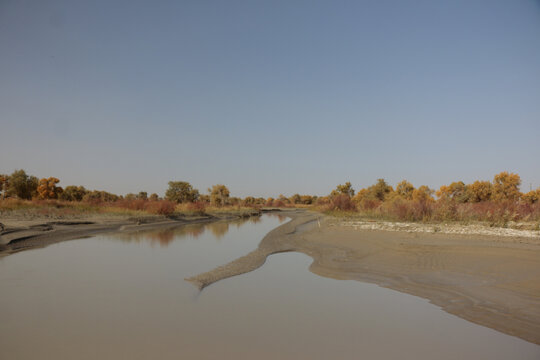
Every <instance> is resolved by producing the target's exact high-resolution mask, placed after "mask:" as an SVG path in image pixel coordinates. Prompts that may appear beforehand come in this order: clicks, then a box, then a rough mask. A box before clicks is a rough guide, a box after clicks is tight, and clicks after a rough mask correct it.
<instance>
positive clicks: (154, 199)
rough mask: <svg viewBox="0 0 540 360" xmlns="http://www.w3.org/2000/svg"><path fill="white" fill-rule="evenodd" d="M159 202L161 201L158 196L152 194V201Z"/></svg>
mask: <svg viewBox="0 0 540 360" xmlns="http://www.w3.org/2000/svg"><path fill="white" fill-rule="evenodd" d="M158 200H159V196H158V194H156V193H152V194H151V195H150V201H158Z"/></svg>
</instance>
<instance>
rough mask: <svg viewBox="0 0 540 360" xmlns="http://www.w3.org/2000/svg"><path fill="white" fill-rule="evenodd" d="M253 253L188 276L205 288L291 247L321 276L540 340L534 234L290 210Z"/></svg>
mask: <svg viewBox="0 0 540 360" xmlns="http://www.w3.org/2000/svg"><path fill="white" fill-rule="evenodd" d="M290 216H291V217H292V220H291V221H290V222H288V223H286V224H284V225H282V226H280V227H278V228H276V229H274V230H272V231H271V232H270V233H268V234H267V235H266V236H265V237H264V239H263V240H262V241H261V242H260V244H259V246H258V248H257V249H255V250H254V251H252V252H251V253H249V254H247V255H245V256H243V257H241V258H239V259H237V260H235V261H233V262H231V263H229V264H226V265H223V266H220V267H218V268H216V269H214V270H212V271H209V272H207V273H203V274H199V275H197V276H194V277H191V278H189V279H186V280H187V281H190V282H192V283H193V284H194V285H196V286H197V287H199V288H200V289H203V288H204V287H206V286H209V285H210V284H212V283H213V282H216V281H219V280H221V279H224V278H227V277H231V276H235V275H238V274H242V273H246V272H249V271H252V270H254V269H256V268H258V267H260V266H262V265H263V264H264V262H265V260H266V258H267V256H269V255H271V254H275V253H280V252H286V251H297V252H301V253H304V254H306V255H308V256H310V257H312V258H313V263H312V265H311V266H310V271H312V272H313V273H315V274H318V275H320V276H324V277H329V278H334V279H347V280H358V281H363V282H369V283H374V284H377V285H380V286H382V287H386V288H390V289H394V290H398V291H401V292H405V293H409V294H412V295H415V296H419V297H422V298H426V299H428V300H429V301H430V302H432V303H433V304H435V305H437V306H439V307H441V308H442V309H444V310H445V311H447V312H449V313H451V314H454V315H457V316H459V317H461V318H464V319H467V320H469V321H472V322H474V323H477V324H481V325H484V326H487V327H490V328H493V329H495V330H498V331H501V332H504V333H507V334H510V335H514V336H518V337H520V338H522V339H525V340H527V341H530V342H533V343H536V344H539V345H540V241H538V239H537V238H536V237H512V236H488V235H478V234H476V235H475V234H466V235H463V234H445V233H429V232H404V231H400V232H398V231H381V230H366V229H362V228H360V227H356V228H355V227H354V226H348V225H347V224H343V223H342V221H341V220H338V219H334V218H329V217H324V216H323V215H321V214H315V213H305V212H297V213H290Z"/></svg>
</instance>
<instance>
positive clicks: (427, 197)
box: [412, 185, 435, 202]
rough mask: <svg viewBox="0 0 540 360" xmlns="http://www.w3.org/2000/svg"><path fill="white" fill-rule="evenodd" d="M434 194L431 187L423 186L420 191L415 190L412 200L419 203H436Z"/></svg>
mask: <svg viewBox="0 0 540 360" xmlns="http://www.w3.org/2000/svg"><path fill="white" fill-rule="evenodd" d="M433 193H434V191H433V190H431V189H430V188H429V187H427V186H426V185H422V186H420V187H419V188H418V189H414V191H413V193H412V199H413V200H414V201H419V202H428V201H434V200H435V199H433Z"/></svg>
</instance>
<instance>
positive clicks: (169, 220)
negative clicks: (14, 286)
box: [0, 212, 263, 259]
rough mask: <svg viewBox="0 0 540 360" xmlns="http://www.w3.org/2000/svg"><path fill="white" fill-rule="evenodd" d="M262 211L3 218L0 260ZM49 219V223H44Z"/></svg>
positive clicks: (226, 219)
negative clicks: (75, 243) (94, 238)
mask: <svg viewBox="0 0 540 360" xmlns="http://www.w3.org/2000/svg"><path fill="white" fill-rule="evenodd" d="M262 213H263V212H258V213H253V214H249V216H246V214H245V213H242V214H235V213H233V212H230V213H223V214H221V215H219V216H216V215H201V216H191V217H166V216H157V215H156V216H141V217H128V216H110V217H107V216H87V217H80V218H71V219H69V220H68V219H43V218H38V219H31V220H26V219H8V221H6V220H4V219H2V222H3V224H4V227H5V228H4V229H0V230H1V231H0V259H1V258H2V257H4V256H8V255H11V254H15V253H17V252H20V251H24V250H31V249H37V248H43V247H46V246H48V245H51V244H55V243H58V242H62V241H68V240H75V239H80V238H85V237H91V236H96V235H102V234H106V233H128V232H138V231H146V230H157V229H172V228H176V227H180V226H184V225H189V224H201V223H211V222H218V221H231V220H236V219H241V218H249V217H254V216H257V217H258V216H261V215H262ZM47 220H49V221H47Z"/></svg>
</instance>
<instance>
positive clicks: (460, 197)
mask: <svg viewBox="0 0 540 360" xmlns="http://www.w3.org/2000/svg"><path fill="white" fill-rule="evenodd" d="M468 196H469V194H468V192H467V185H465V183H464V182H463V181H454V182H453V183H451V184H450V185H448V186H447V185H443V186H441V187H440V189H439V191H437V197H438V198H439V199H443V200H454V201H457V202H460V203H464V202H467V200H468Z"/></svg>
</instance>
